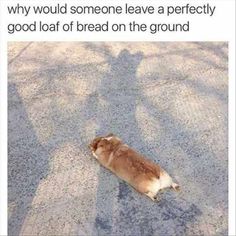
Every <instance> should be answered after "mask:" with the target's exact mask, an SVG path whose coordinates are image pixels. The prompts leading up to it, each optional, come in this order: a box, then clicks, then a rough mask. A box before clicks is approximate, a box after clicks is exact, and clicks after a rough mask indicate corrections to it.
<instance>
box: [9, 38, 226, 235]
mask: <svg viewBox="0 0 236 236" xmlns="http://www.w3.org/2000/svg"><path fill="white" fill-rule="evenodd" d="M227 54H228V46H227V43H217V42H214V43H209V42H206V43H197V42H193V43H181V42H176V43H132V42H130V43H73V42H63V43H58V42H57V43H56V42H52V43H49V42H45V43H43V42H39V43H36V42H32V43H29V42H25V43H16V42H14V43H13V42H12V43H9V45H8V62H9V68H8V75H9V78H8V88H9V90H8V99H9V103H8V104H9V108H8V109H9V111H8V120H9V123H8V131H9V137H8V143H9V157H8V165H9V168H8V185H9V187H8V207H9V212H8V214H9V235H135V236H137V235H159V236H164V235H165V236H169V235H171V236H172V235H180V236H181V235H207V236H208V235H226V234H227V224H228V222H227V217H228V216H227V210H228V202H227V199H228V182H227V177H228V170H227V167H228V159H227V149H228V146H227V142H228V140H227V133H228V130H227V119H228V116H227V112H228V110H227V109H228V108H227V103H228V92H227V90H228V69H227V68H228V58H227ZM108 132H113V133H115V134H117V135H118V136H120V137H121V138H122V139H123V140H124V141H125V142H126V143H128V144H129V145H130V146H132V147H133V148H135V149H136V150H138V151H140V152H141V153H143V154H144V155H146V156H148V157H149V158H150V159H152V160H153V161H155V162H158V163H160V164H161V165H162V166H163V167H164V168H165V169H167V170H168V172H169V173H170V175H171V176H172V177H173V178H174V179H175V180H176V182H178V183H179V184H180V186H181V188H182V191H181V192H180V193H175V192H172V191H166V192H164V193H163V194H162V200H161V202H160V203H153V202H151V201H150V200H149V199H148V198H147V197H145V196H142V195H140V194H139V193H137V192H136V191H135V190H133V189H132V188H131V187H129V186H127V185H126V184H125V183H124V182H122V181H120V180H119V179H118V178H116V177H115V176H114V175H112V174H111V173H110V172H109V171H107V170H105V169H104V168H102V167H100V166H99V164H98V163H97V162H96V160H94V159H93V157H92V156H91V154H90V153H89V151H88V149H87V144H88V143H89V141H90V140H91V139H92V138H94V136H96V135H101V134H106V133H108Z"/></svg>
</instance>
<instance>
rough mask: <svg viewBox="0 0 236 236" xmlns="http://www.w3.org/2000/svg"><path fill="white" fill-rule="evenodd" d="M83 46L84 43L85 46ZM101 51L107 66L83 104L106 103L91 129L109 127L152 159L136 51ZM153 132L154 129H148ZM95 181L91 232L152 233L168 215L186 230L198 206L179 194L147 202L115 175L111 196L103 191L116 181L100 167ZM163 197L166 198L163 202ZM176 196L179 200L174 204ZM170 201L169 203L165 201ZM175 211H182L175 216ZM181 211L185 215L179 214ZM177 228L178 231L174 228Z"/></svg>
mask: <svg viewBox="0 0 236 236" xmlns="http://www.w3.org/2000/svg"><path fill="white" fill-rule="evenodd" d="M88 47H89V46H88ZM91 48H92V49H93V50H96V51H97V52H99V53H102V52H103V51H102V48H99V47H96V45H91ZM104 52H105V56H106V58H107V61H108V63H109V65H110V71H109V72H108V73H107V74H105V75H104V78H103V80H102V81H101V84H100V86H99V87H98V90H97V93H96V94H93V95H91V98H94V99H93V102H92V100H91V102H90V103H87V104H86V107H87V108H88V109H90V108H91V107H94V102H95V103H96V105H95V107H97V106H99V102H98V100H99V99H95V96H97V97H100V98H101V99H102V100H103V101H104V100H105V103H106V104H107V107H106V108H104V109H101V110H100V112H101V113H102V116H99V117H100V119H98V120H97V122H98V127H99V129H98V130H97V135H103V134H106V133H109V132H113V133H115V134H117V135H118V136H120V137H121V138H122V139H123V140H124V141H125V142H126V143H127V144H129V145H130V146H131V147H133V148H135V149H136V150H138V151H139V152H141V153H143V154H144V155H147V156H148V157H149V158H152V159H153V161H157V159H158V157H157V156H155V157H153V156H151V155H150V154H151V153H152V151H151V150H150V147H147V144H146V143H145V141H144V140H145V139H144V137H143V135H142V131H141V129H140V127H139V123H138V120H137V114H136V112H137V107H138V105H139V104H142V101H143V99H144V97H145V96H144V94H143V92H142V89H141V88H140V86H139V84H138V82H137V75H136V73H137V68H138V66H139V64H140V63H141V60H142V59H143V57H144V56H143V54H142V53H141V52H136V53H133V54H132V53H130V52H129V51H128V50H126V49H123V50H122V51H121V52H120V53H119V55H118V56H117V57H114V56H112V55H111V53H110V54H109V50H108V49H104ZM154 136H155V135H154ZM98 177H99V179H98V187H97V203H96V218H95V228H94V234H98V235H121V234H125V235H153V234H155V233H156V232H160V230H158V227H161V226H162V223H158V222H162V221H163V220H164V221H165V223H166V222H167V221H170V222H171V224H175V223H176V224H177V225H178V227H177V228H178V232H177V234H176V235H181V234H182V233H184V232H185V231H186V230H187V227H188V226H187V225H188V223H191V222H194V221H195V220H196V219H197V217H198V216H199V215H201V214H202V213H201V210H200V209H199V208H198V207H197V206H196V205H195V204H193V203H190V202H187V201H185V200H183V199H180V200H179V201H178V200H176V199H173V198H171V199H170V200H168V201H165V202H162V204H160V205H159V204H153V203H152V202H150V200H149V199H147V198H145V197H143V196H141V195H139V194H138V193H137V192H135V191H134V190H133V189H132V188H131V187H130V186H128V185H127V184H126V183H124V182H123V181H121V180H119V183H118V193H117V196H114V195H112V194H110V193H109V192H108V193H107V194H106V193H104V192H105V190H107V189H108V191H109V188H108V187H107V186H109V185H112V186H114V188H113V189H110V191H115V187H116V185H115V184H112V183H111V181H113V182H114V181H116V179H115V178H114V177H111V174H109V172H108V171H106V170H105V169H104V168H102V167H101V168H100V172H99V176H98ZM167 202H170V203H168V204H167ZM180 202H181V204H180ZM169 205H171V207H169ZM181 216H183V217H182V218H181ZM184 216H186V217H184ZM174 228H175V227H174V225H173V226H172V227H170V228H167V227H164V229H162V231H161V233H162V235H168V234H170V233H173V232H174V233H176V232H175V231H173V230H174ZM178 233H179V234H178Z"/></svg>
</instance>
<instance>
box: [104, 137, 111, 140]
mask: <svg viewBox="0 0 236 236" xmlns="http://www.w3.org/2000/svg"><path fill="white" fill-rule="evenodd" d="M103 139H105V140H107V141H110V140H111V139H112V137H108V138H103Z"/></svg>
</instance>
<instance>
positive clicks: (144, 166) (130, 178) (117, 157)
mask: <svg viewBox="0 0 236 236" xmlns="http://www.w3.org/2000/svg"><path fill="white" fill-rule="evenodd" d="M89 147H90V149H91V151H92V153H93V155H94V157H95V158H96V159H97V160H98V161H99V162H100V164H101V165H103V166H104V167H106V168H107V169H109V170H110V171H112V172H113V173H115V174H116V175H117V176H118V177H120V178H121V179H123V180H124V181H126V182H127V183H129V184H130V185H131V186H133V187H134V188H135V189H136V190H137V191H139V192H140V193H143V194H145V195H147V196H148V197H150V198H151V199H152V200H153V201H159V200H160V199H159V198H158V196H157V193H158V192H159V191H160V190H162V189H164V188H173V189H174V190H176V191H177V190H179V185H178V184H176V183H174V182H173V180H172V178H171V177H170V176H169V175H168V173H167V172H166V171H165V170H163V169H162V168H161V167H160V166H159V165H157V164H155V163H153V162H151V161H150V160H147V159H145V158H144V157H143V156H142V155H140V154H139V153H137V152H136V151H134V150H133V149H132V148H130V147H128V146H127V145H126V144H124V143H122V141H121V140H120V139H119V138H118V137H116V136H115V135H113V134H109V135H107V136H104V137H97V138H95V139H94V140H93V141H92V142H91V144H90V145H89Z"/></svg>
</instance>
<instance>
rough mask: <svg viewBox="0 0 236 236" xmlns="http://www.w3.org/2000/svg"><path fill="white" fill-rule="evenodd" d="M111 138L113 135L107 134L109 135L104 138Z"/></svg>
mask: <svg viewBox="0 0 236 236" xmlns="http://www.w3.org/2000/svg"><path fill="white" fill-rule="evenodd" d="M112 136H114V134H113V133H109V134H108V135H107V136H106V138H109V137H112Z"/></svg>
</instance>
